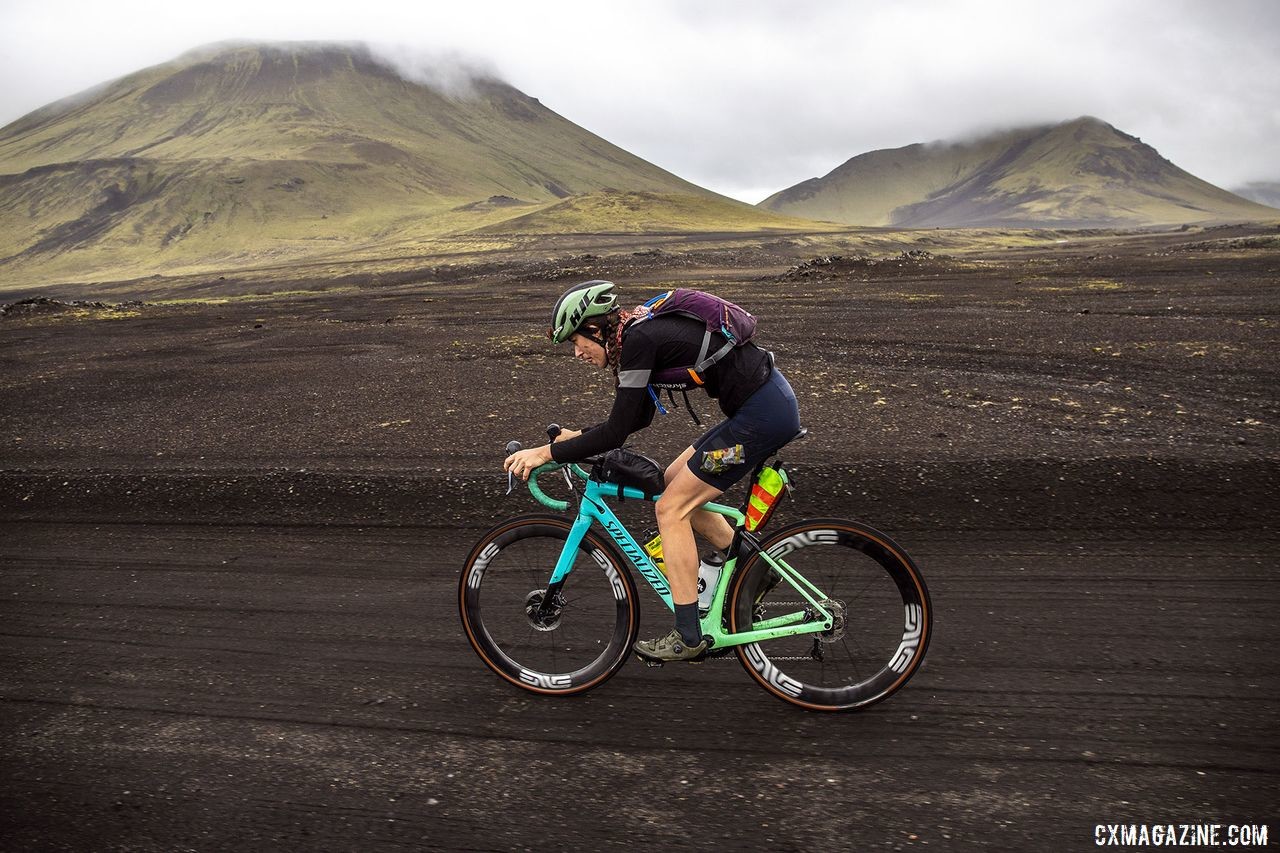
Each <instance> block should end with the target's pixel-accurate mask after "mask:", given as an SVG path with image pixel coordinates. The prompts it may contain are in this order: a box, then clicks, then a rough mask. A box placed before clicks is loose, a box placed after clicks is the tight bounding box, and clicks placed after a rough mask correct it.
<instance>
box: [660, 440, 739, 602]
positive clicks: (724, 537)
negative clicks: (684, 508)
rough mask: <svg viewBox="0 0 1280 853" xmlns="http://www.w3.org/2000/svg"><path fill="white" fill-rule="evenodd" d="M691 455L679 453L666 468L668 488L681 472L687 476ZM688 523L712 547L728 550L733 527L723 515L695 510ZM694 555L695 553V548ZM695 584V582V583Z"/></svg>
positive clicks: (664, 540)
mask: <svg viewBox="0 0 1280 853" xmlns="http://www.w3.org/2000/svg"><path fill="white" fill-rule="evenodd" d="M693 454H694V449H693V448H692V447H689V448H686V449H685V451H684V453H681V454H680V455H679V456H678V457H676V461H675V462H672V463H671V464H670V465H668V466H667V472H666V481H667V487H668V488H670V486H671V483H672V482H673V481H674V480H675V478H676V477H677V475H679V474H680V472H681V471H683V472H684V473H685V474H686V475H687V474H689V470H688V463H689V459H690V457H692V456H693ZM693 479H694V480H698V478H697V477H693ZM698 482H699V483H701V482H702V481H701V480H698ZM703 485H704V486H705V485H706V484H705V483H703ZM717 494H719V493H717ZM715 497H716V495H712V496H711V497H709V498H707V499H706V500H704V501H701V502H700V503H699V505H701V504H703V503H706V502H707V501H708V500H713V499H714V498H715ZM690 522H691V523H692V525H693V529H694V530H695V531H697V532H698V533H700V534H701V535H702V536H703V537H704V538H705V539H706V540H707V541H708V542H710V543H711V544H712V545H713V546H715V547H716V548H719V549H720V550H722V551H723V550H724V549H725V548H728V547H729V544H730V543H731V542H733V525H731V524H729V520H728V519H727V518H725V517H724V516H723V515H720V514H719V513H714V512H710V511H708V510H705V509H699V510H695V511H694V513H693V515H692V516H691V517H690ZM658 528H659V529H660V530H661V528H662V524H661V522H659V524H658ZM666 539H667V534H666V533H663V534H662V540H663V551H664V553H665V551H666ZM695 553H696V548H695ZM695 584H696V581H695Z"/></svg>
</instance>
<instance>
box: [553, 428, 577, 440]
mask: <svg viewBox="0 0 1280 853" xmlns="http://www.w3.org/2000/svg"><path fill="white" fill-rule="evenodd" d="M580 435H582V430H580V429H562V430H560V434H559V435H557V436H556V437H555V440H556V441H564V440H565V439H566V438H577V437H578V436H580Z"/></svg>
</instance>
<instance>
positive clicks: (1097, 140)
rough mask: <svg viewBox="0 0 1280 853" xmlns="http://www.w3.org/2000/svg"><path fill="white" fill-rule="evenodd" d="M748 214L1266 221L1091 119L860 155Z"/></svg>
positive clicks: (1050, 223)
mask: <svg viewBox="0 0 1280 853" xmlns="http://www.w3.org/2000/svg"><path fill="white" fill-rule="evenodd" d="M760 206H761V207H764V208H766V209H769V210H774V211H777V212H779V213H786V214H790V215H792V216H803V217H808V218H810V219H820V220H828V221H833V222H840V223H845V224H850V225H876V226H885V225H890V226H904V227H967V226H981V227H1055V228H1110V227H1142V226H1150V225H1173V224H1182V223H1187V222H1214V221H1242V220H1250V219H1255V220H1256V219H1267V218H1271V217H1272V216H1274V215H1275V214H1274V213H1273V212H1272V211H1269V210H1268V209H1267V208H1263V207H1261V206H1259V205H1257V204H1254V203H1252V202H1249V201H1247V200H1246V199H1242V198H1240V197H1238V196H1235V195H1232V194H1231V193H1229V192H1227V191H1226V190H1223V189H1220V188H1218V187H1215V186H1213V185H1211V184H1208V183H1206V182H1205V181H1202V180H1200V179H1199V178H1196V177H1195V176H1194V175H1191V174H1188V173H1187V172H1185V171H1183V170H1182V169H1179V168H1178V167H1177V166H1175V165H1173V164H1172V163H1170V162H1169V161H1168V160H1166V159H1165V158H1164V157H1162V156H1160V154H1159V152H1157V151H1156V150H1155V149H1154V148H1152V147H1151V146H1150V145H1147V144H1146V143H1144V142H1142V140H1140V139H1139V138H1138V137H1136V136H1131V135H1129V134H1127V133H1124V132H1123V131H1121V130H1118V129H1117V128H1115V127H1114V126H1112V125H1111V124H1109V123H1107V122H1105V121H1103V120H1102V119H1099V118H1096V117H1094V116H1080V117H1078V118H1075V119H1071V120H1070V121H1065V122H1061V123H1059V124H1051V125H1039V126H1034V127H1025V128H1017V129H1012V130H1002V131H993V132H990V133H987V134H983V135H981V136H978V137H976V138H973V139H969V140H963V141H946V140H943V141H939V142H935V143H931V144H928V145H910V146H905V147H903V148H897V149H889V150H879V151H871V152H868V153H866V154H860V155H858V156H857V157H854V158H852V159H850V160H848V161H846V162H845V163H844V164H842V165H841V166H839V167H837V168H836V169H834V170H833V171H832V172H830V173H829V174H828V175H826V176H825V177H822V178H813V179H810V180H808V181H803V182H801V183H800V184H797V185H796V186H794V187H791V188H789V189H786V190H782V191H781V192H778V193H775V194H774V195H772V196H770V197H769V198H767V199H765V200H764V201H763V202H761V203H760Z"/></svg>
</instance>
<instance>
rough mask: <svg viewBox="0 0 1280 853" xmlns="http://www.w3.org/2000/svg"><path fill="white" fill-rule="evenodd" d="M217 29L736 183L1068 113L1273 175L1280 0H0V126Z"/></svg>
mask: <svg viewBox="0 0 1280 853" xmlns="http://www.w3.org/2000/svg"><path fill="white" fill-rule="evenodd" d="M230 39H239V40H254V41H256V40H333V41H342V42H351V41H365V42H369V43H371V44H373V45H374V46H375V48H376V50H377V51H378V53H379V55H382V56H385V57H387V59H388V61H389V62H390V63H391V64H392V65H393V66H394V67H396V68H397V69H398V70H401V71H402V73H404V74H406V75H407V76H411V77H413V78H415V79H419V80H423V81H425V82H429V83H431V84H432V85H434V86H436V87H437V88H440V89H444V90H446V91H448V92H450V93H453V94H455V95H457V96H465V95H466V93H467V89H468V85H469V81H470V80H471V79H473V78H474V77H475V76H499V77H501V78H502V79H505V80H506V81H508V82H509V83H511V84H512V85H514V86H516V87H517V88H519V89H521V90H522V91H524V92H526V93H527V94H529V95H531V96H533V97H536V98H538V99H540V100H541V101H542V102H543V103H544V104H545V105H546V106H548V107H550V108H551V109H553V110H555V111H556V112H558V113H560V114H561V115H563V116H565V117H566V118H568V119H570V120H571V121H574V122H576V123H577V124H579V125H582V126H583V127H585V128H587V129H588V130H590V131H592V132H594V133H596V134H599V135H600V136H603V137H604V138H605V139H607V140H609V141H610V142H613V143H614V144H617V145H619V146H621V147H623V148H625V149H627V150H629V151H631V152H633V153H635V154H637V155H639V156H641V157H643V158H645V159H647V160H650V161H652V162H654V163H656V164H657V165H659V166H662V167H663V168H666V169H668V170H670V171H672V172H675V173H676V174H678V175H680V176H681V177H684V178H686V179H688V180H691V181H693V182H695V183H698V184H701V185H703V186H706V187H708V188H710V189H714V190H717V191H719V192H722V193H725V194H726V195H730V196H734V197H736V198H740V199H743V200H745V201H752V202H755V201H759V200H760V199H762V198H764V197H765V196H767V195H769V194H770V193H773V192H775V191H777V190H779V189H782V188H785V187H788V186H791V185H792V184H795V183H797V182H799V181H801V180H805V179H807V178H811V177H815V176H819V175H823V174H826V173H827V172H829V171H831V170H832V169H834V168H836V167H837V166H839V165H840V164H841V163H843V162H844V161H846V160H848V159H849V158H850V157H853V156H855V155H857V154H861V153H864V152H866V151H869V150H874V149H877V148H889V147H897V146H901V145H908V144H911V143H914V142H930V141H934V140H940V139H955V138H958V137H972V136H976V135H980V134H983V133H986V132H991V131H994V130H998V129H1001V128H1009V127H1017V126H1026V125H1037V124H1048V123H1054V122H1059V121H1065V120H1068V119H1072V118H1076V117H1078V116H1081V115H1093V116H1097V117H1098V118H1101V119H1103V120H1104V121H1107V122H1109V123H1111V124H1113V125H1115V126H1116V127H1117V128H1119V129H1120V130H1123V131H1125V132H1127V133H1131V134H1134V135H1136V136H1139V137H1141V138H1142V139H1143V141H1145V142H1147V143H1149V144H1151V145H1153V146H1154V147H1155V148H1156V149H1158V150H1159V151H1160V153H1161V154H1163V155H1164V156H1165V157H1167V158H1169V159H1170V160H1172V161H1173V162H1174V163H1176V164H1177V165H1179V166H1181V167H1183V168H1184V169H1187V170H1188V171H1190V172H1192V173H1194V174H1196V175H1198V176H1200V177H1202V178H1204V179H1206V180H1208V181H1210V182H1212V183H1216V184H1218V185H1220V186H1226V187H1232V186H1237V185H1239V184H1243V183H1245V182H1248V181H1254V180H1278V179H1280V163H1277V162H1276V156H1275V151H1276V150H1277V145H1276V139H1277V138H1280V3H1274V2H1267V0H1226V2H1217V3H1214V4H1208V3H1199V2H1191V0H1173V1H1172V2H1150V0H1135V2H1126V3H1122V4H1117V3H1108V2H1096V0H1085V2H1076V3H1072V4H1048V3H1025V2H1022V3H1015V2H1003V1H1001V2H972V0H961V2H942V1H941V0H936V2H907V3H901V4H877V3H862V2H850V3H841V2H814V1H813V0H809V2H804V0H801V2H788V3H783V2H778V3H766V2H727V1H726V0H710V2H706V1H705V0H704V2H699V3H684V2H675V0H667V1H666V2H618V3H608V4H602V3H579V2H565V3H555V4H525V3H515V2H511V3H506V2H504V3H496V2H472V3H467V4H448V6H447V7H444V6H440V7H438V6H437V4H418V3H398V2H385V0H369V2H364V3H360V4H349V3H337V2H326V0H314V2H307V3H298V2H293V0H282V2H277V3H269V4H268V3H261V2H253V3H250V2H246V0H225V2H221V3H218V4H208V6H207V7H203V8H194V7H192V6H190V5H188V4H168V3H166V4H160V3H154V2H143V0H120V2H113V3H105V4H104V3H89V2H59V0H41V2H32V1H31V0H3V3H2V4H0V79H3V81H4V85H3V86H2V87H0V124H7V123H9V122H11V121H13V120H15V119H17V118H19V117H20V116H22V115H23V114H25V113H27V112H29V111H31V110H34V109H36V108H38V107H40V106H43V105H45V104H47V103H49V102H51V101H54V100H57V99H59V98H62V97H66V96H68V95H72V94H74V93H76V92H79V91H81V90H84V89H87V88H89V87H92V86H94V85H96V84H100V83H102V82H104V81H106V80H109V79H112V78H116V77H120V76H123V75H125V74H127V73H129V72H131V71H135V70H137V69H138V68H141V67H144V66H147V65H153V64H157V63H160V62H165V61H168V60H171V59H173V58H175V57H176V56H178V55H180V54H182V53H185V52H187V51H189V50H191V49H192V48H195V47H197V46H199V45H203V44H207V43H210V42H216V41H223V40H230Z"/></svg>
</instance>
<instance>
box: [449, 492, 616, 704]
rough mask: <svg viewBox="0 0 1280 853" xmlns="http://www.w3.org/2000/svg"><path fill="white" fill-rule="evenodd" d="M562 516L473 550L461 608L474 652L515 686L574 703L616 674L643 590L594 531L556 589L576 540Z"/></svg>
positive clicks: (500, 531)
mask: <svg viewBox="0 0 1280 853" xmlns="http://www.w3.org/2000/svg"><path fill="white" fill-rule="evenodd" d="M570 526H571V523H570V522H569V521H568V520H566V519H565V518H563V517H561V516H557V515H529V516H521V517H519V518H513V519H511V520H509V521H505V522H503V523H501V524H499V525H498V526H496V527H494V528H493V529H492V530H490V531H489V532H488V533H486V534H485V535H484V536H482V537H481V538H480V541H479V542H477V543H476V545H475V547H474V548H472V549H471V553H470V555H468V557H467V562H466V563H465V565H464V566H463V568H462V577H461V578H460V579H459V584H458V608H459V613H460V615H461V617H462V627H463V630H464V632H465V633H466V635H467V639H468V640H469V641H470V642H471V647H472V648H473V649H475V651H476V654H478V655H479V656H480V659H481V660H482V661H484V663H485V665H486V666H488V667H489V668H490V669H492V670H493V671H494V672H496V673H497V674H498V675H500V676H502V677H503V678H504V679H506V680H507V681H509V682H511V683H512V684H514V685H515V686H516V687H520V688H523V689H524V690H530V691H532V692H534V693H543V694H554V695H560V696H565V695H571V694H574V693H582V692H583V691H586V690H590V689H591V688H593V687H597V686H599V685H600V684H603V683H604V682H605V681H606V680H607V679H608V678H609V677H610V676H612V675H613V674H614V673H615V672H617V671H618V670H619V669H620V668H621V667H622V665H623V664H624V663H626V660H627V655H628V653H629V652H630V650H631V644H632V643H634V642H635V640H636V634H637V633H638V632H639V630H640V614H639V608H638V607H637V604H636V586H635V582H634V581H633V580H632V579H631V574H630V573H629V572H628V571H627V570H626V568H625V567H624V564H623V558H622V557H621V556H620V555H619V554H618V552H617V550H616V549H614V548H613V547H612V546H611V545H609V544H607V543H605V542H604V541H602V540H601V539H599V538H598V537H596V536H595V535H593V534H592V533H591V532H590V531H588V532H587V535H586V536H584V537H583V539H582V542H581V544H580V545H579V546H578V550H577V555H576V557H575V559H574V562H573V568H572V569H571V570H570V572H569V574H568V575H567V576H566V577H565V579H564V582H563V584H562V586H561V587H560V588H559V589H553V590H550V591H548V582H549V581H550V579H551V574H552V571H553V570H554V569H555V567H556V561H557V560H558V559H559V557H560V552H561V551H562V550H563V549H564V545H565V542H566V540H567V539H568V538H569V530H570Z"/></svg>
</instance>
